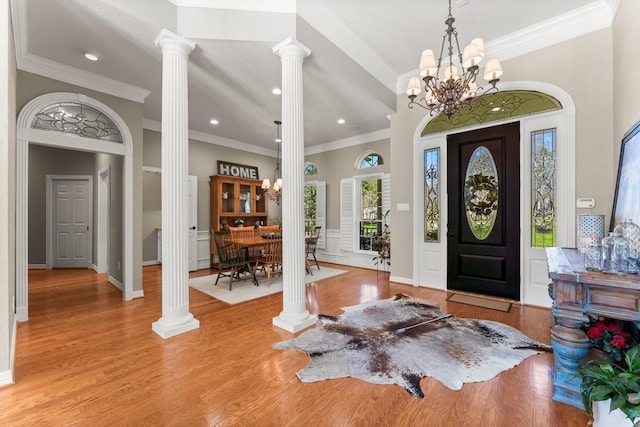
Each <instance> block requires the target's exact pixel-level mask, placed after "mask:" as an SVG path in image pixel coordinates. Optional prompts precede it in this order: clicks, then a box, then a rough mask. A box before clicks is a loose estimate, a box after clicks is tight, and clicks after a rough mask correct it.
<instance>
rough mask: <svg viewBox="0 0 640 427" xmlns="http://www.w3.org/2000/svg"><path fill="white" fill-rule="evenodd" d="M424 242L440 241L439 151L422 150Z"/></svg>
mask: <svg viewBox="0 0 640 427" xmlns="http://www.w3.org/2000/svg"><path fill="white" fill-rule="evenodd" d="M424 241H425V242H439V241H440V149H439V148H431V149H428V150H424Z"/></svg>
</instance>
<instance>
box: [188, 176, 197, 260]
mask: <svg viewBox="0 0 640 427" xmlns="http://www.w3.org/2000/svg"><path fill="white" fill-rule="evenodd" d="M187 197H188V204H189V215H188V218H189V224H188V233H189V239H188V240H189V271H196V270H197V269H198V177H197V176H193V175H189V180H188V182H187Z"/></svg>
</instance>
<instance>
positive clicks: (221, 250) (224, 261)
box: [211, 230, 258, 290]
mask: <svg viewBox="0 0 640 427" xmlns="http://www.w3.org/2000/svg"><path fill="white" fill-rule="evenodd" d="M211 233H212V234H213V236H212V237H213V238H214V240H215V242H216V247H217V249H218V258H219V262H220V271H219V272H218V276H217V277H216V283H215V284H214V286H218V280H220V278H221V277H228V278H229V290H231V287H232V286H233V280H234V279H236V280H240V274H241V273H249V275H250V276H251V280H252V281H253V284H254V285H256V286H258V280H257V279H256V276H255V274H254V271H253V266H252V263H251V261H250V260H249V253H248V249H247V248H246V247H244V248H238V247H236V246H235V245H234V244H233V243H232V242H231V233H230V232H229V231H228V230H224V231H213V230H212V231H211Z"/></svg>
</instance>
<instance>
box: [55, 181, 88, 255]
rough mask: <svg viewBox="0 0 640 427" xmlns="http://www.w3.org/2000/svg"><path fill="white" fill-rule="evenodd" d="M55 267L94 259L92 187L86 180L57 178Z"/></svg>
mask: <svg viewBox="0 0 640 427" xmlns="http://www.w3.org/2000/svg"><path fill="white" fill-rule="evenodd" d="M53 195H54V200H53V203H54V207H53V215H54V218H53V226H54V230H53V235H54V239H55V240H54V245H53V247H54V248H55V253H54V254H53V267H54V268H77V267H80V268H84V267H88V266H89V264H90V262H91V241H92V239H91V237H92V236H91V221H92V218H91V203H92V201H91V189H90V188H89V182H88V181H86V180H55V181H54V182H53Z"/></svg>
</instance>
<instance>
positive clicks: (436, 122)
mask: <svg viewBox="0 0 640 427" xmlns="http://www.w3.org/2000/svg"><path fill="white" fill-rule="evenodd" d="M553 110H562V104H561V103H560V101H558V100H557V99H556V98H554V97H553V96H550V95H547V94H545V93H542V92H538V91H535V90H505V91H501V92H497V93H487V94H484V95H482V96H479V97H478V98H476V99H474V100H473V102H472V103H471V109H468V108H464V109H462V110H460V111H458V112H457V113H455V114H454V115H453V116H451V120H448V119H447V117H446V116H444V115H439V116H438V117H434V118H433V119H432V120H430V121H429V123H427V125H426V126H425V127H424V129H423V130H422V136H425V135H428V134H430V133H437V132H442V131H448V130H452V129H458V128H463V127H465V126H473V125H477V124H481V123H488V122H493V121H496V120H504V119H509V118H513V117H519V116H525V115H530V114H536V113H543V112H545V111H553Z"/></svg>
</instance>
